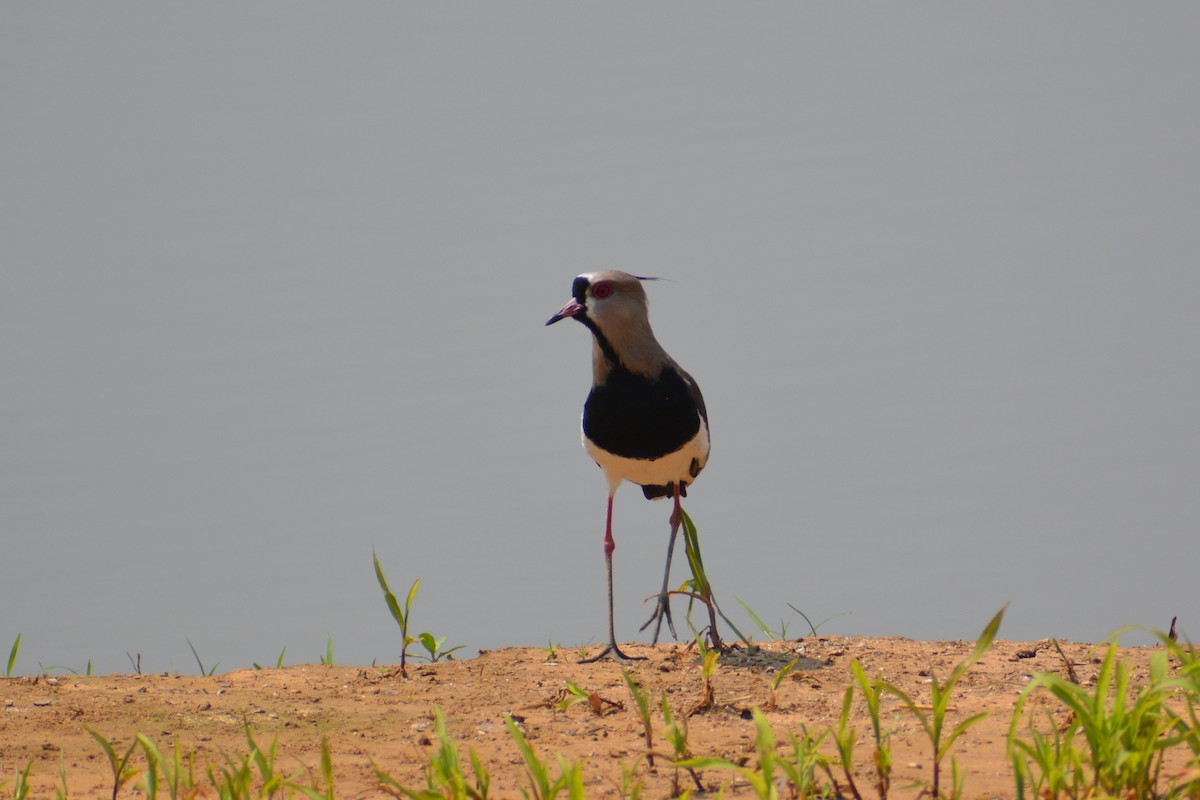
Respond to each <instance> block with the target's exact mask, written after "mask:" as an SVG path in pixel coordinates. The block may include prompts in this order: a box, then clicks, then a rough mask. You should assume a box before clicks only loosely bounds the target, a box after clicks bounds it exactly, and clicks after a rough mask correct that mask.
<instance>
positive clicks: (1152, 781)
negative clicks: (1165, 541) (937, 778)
mask: <svg viewBox="0 0 1200 800" xmlns="http://www.w3.org/2000/svg"><path fill="white" fill-rule="evenodd" d="M1160 636H1161V634H1160ZM1162 639H1163V643H1164V645H1166V647H1165V649H1163V650H1159V651H1158V652H1156V653H1154V655H1153V656H1151V659H1150V671H1149V679H1148V682H1147V683H1146V684H1145V685H1144V686H1142V687H1140V688H1139V689H1137V690H1136V691H1135V690H1134V688H1133V687H1132V686H1131V675H1132V669H1131V667H1130V666H1129V665H1128V663H1126V662H1125V661H1124V660H1123V659H1118V658H1117V646H1116V643H1115V641H1114V642H1111V643H1110V644H1109V647H1108V651H1107V653H1106V654H1105V656H1104V659H1103V661H1102V662H1101V666H1100V672H1099V674H1098V675H1097V676H1096V681H1095V687H1094V689H1093V690H1091V691H1089V690H1088V689H1087V688H1086V687H1084V686H1081V685H1079V684H1076V683H1073V682H1071V681H1069V680H1066V679H1064V678H1062V677H1061V676H1058V675H1054V674H1050V673H1039V674H1037V675H1035V676H1034V679H1033V681H1031V682H1030V684H1029V685H1028V686H1027V687H1026V688H1025V690H1024V691H1023V692H1022V693H1021V697H1020V698H1019V700H1018V702H1017V708H1016V710H1015V711H1014V714H1013V719H1012V724H1011V725H1010V728H1009V756H1010V760H1012V761H1013V765H1014V774H1015V777H1016V780H1017V781H1018V784H1017V791H1018V794H1019V795H1023V794H1024V792H1025V791H1026V789H1031V790H1032V791H1034V792H1037V793H1039V794H1040V793H1042V792H1045V791H1051V790H1053V791H1054V792H1056V796H1062V797H1072V798H1075V797H1093V796H1112V797H1136V798H1142V797H1174V796H1192V795H1189V794H1188V793H1189V792H1191V793H1193V794H1194V790H1195V789H1196V788H1197V787H1200V776H1198V775H1197V774H1196V772H1195V769H1194V768H1195V767H1196V766H1197V765H1200V762H1197V760H1196V759H1195V758H1194V759H1193V765H1192V766H1193V770H1192V771H1190V772H1185V773H1183V774H1182V775H1181V776H1178V777H1177V778H1171V779H1170V780H1169V781H1168V786H1167V789H1166V791H1165V792H1164V791H1162V790H1161V787H1160V783H1161V782H1162V781H1163V772H1162V770H1163V759H1164V757H1165V755H1166V752H1167V751H1168V750H1169V749H1170V748H1172V747H1175V746H1177V745H1179V744H1181V743H1182V744H1186V745H1188V746H1189V747H1190V748H1191V749H1192V752H1193V754H1194V755H1195V754H1196V753H1197V752H1198V750H1197V748H1198V747H1200V742H1197V741H1196V737H1197V733H1196V721H1197V720H1196V713H1195V710H1196V703H1197V694H1196V691H1195V688H1196V687H1195V686H1194V685H1191V686H1189V681H1188V678H1189V675H1190V676H1191V677H1192V678H1193V679H1194V676H1195V674H1196V668H1195V666H1194V660H1193V661H1192V664H1190V665H1189V664H1188V663H1187V661H1188V658H1189V657H1188V654H1187V652H1186V651H1185V650H1183V649H1182V648H1179V647H1178V646H1177V645H1175V644H1174V642H1171V643H1170V644H1168V642H1169V641H1170V640H1169V639H1168V638H1167V637H1166V636H1162ZM1172 655H1175V656H1176V657H1178V658H1179V659H1180V666H1179V669H1178V672H1177V676H1175V677H1173V676H1172V675H1171V674H1170V663H1169V662H1170V658H1171V656H1172ZM1035 694H1045V695H1049V696H1050V697H1051V698H1052V699H1054V700H1057V701H1058V702H1059V703H1060V704H1061V706H1062V708H1064V709H1065V710H1067V711H1069V712H1070V719H1069V722H1068V723H1067V725H1066V726H1065V727H1062V728H1059V727H1055V726H1054V724H1053V723H1054V718H1053V716H1051V715H1049V714H1048V719H1049V722H1050V724H1051V730H1052V731H1053V733H1052V734H1050V735H1045V734H1042V733H1040V732H1038V731H1037V730H1036V729H1035V728H1034V727H1033V726H1032V725H1030V726H1029V733H1028V738H1022V737H1021V736H1020V735H1019V733H1018V730H1019V727H1020V722H1021V720H1022V718H1023V711H1024V707H1025V705H1026V703H1027V701H1028V700H1029V698H1030V697H1032V696H1034V695H1035ZM1172 701H1174V702H1176V703H1179V704H1181V705H1182V710H1176V709H1174V708H1172V706H1171V705H1169V703H1171V702H1172Z"/></svg>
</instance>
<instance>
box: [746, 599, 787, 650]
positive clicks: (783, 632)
mask: <svg viewBox="0 0 1200 800" xmlns="http://www.w3.org/2000/svg"><path fill="white" fill-rule="evenodd" d="M733 599H734V600H737V601H738V605H740V606H741V607H742V609H743V610H744V611H745V612H746V613H747V614H748V615H749V616H750V621H751V622H753V623H754V625H755V627H757V628H758V630H759V631H760V632H762V635H763V638H764V639H766V640H767V641H774V640H776V639H783V638H786V636H787V625H786V624H785V623H784V622H783V620H780V621H779V622H780V625H779V628H780V632H778V633H777V632H775V631H773V630H771V629H770V628H769V627H768V626H767V623H765V622H763V620H762V617H760V616H759V615H758V614H756V613H754V609H753V608H751V607H750V606H748V605H746V601H744V600H743V599H742V598H740V597H735V598H733Z"/></svg>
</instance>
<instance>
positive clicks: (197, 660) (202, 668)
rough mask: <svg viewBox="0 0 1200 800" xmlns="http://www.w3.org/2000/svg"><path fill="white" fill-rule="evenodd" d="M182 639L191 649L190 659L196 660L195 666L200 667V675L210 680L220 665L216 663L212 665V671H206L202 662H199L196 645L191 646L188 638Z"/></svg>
mask: <svg viewBox="0 0 1200 800" xmlns="http://www.w3.org/2000/svg"><path fill="white" fill-rule="evenodd" d="M183 638H184V639H185V640H186V641H187V643H188V647H190V648H192V657H193V658H195V659H196V665H197V666H198V667H200V674H201V675H203V676H204V677H206V678H211V677H212V676H213V674H214V673H215V672H216V671H217V667H219V666H221V664H220V663H219V662H218V663H216V664H213V666H212V669H206V668H205V666H204V662H203V661H201V660H200V654H199V653H197V652H196V645H194V644H192V640H191V639H188V637H186V636H185V637H183Z"/></svg>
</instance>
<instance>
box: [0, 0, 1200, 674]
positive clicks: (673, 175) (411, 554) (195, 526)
mask: <svg viewBox="0 0 1200 800" xmlns="http://www.w3.org/2000/svg"><path fill="white" fill-rule="evenodd" d="M1197 41H1200V7H1198V6H1196V5H1193V4H1185V3H1161V4H1154V5H1152V6H1150V5H1129V4H1115V3H1111V4H1110V3H1097V4H1087V5H1080V4H1056V5H1046V4H1040V3H1013V4H1004V5H1002V6H998V5H977V4H971V5H944V4H942V5H934V4H925V5H917V6H903V7H902V6H892V5H883V4H879V5H868V6H860V5H843V4H832V3H803V4H762V5H758V6H755V7H753V8H749V7H745V6H734V5H719V4H709V3H699V4H697V3H682V2H665V3H655V4H649V5H645V4H633V3H616V4H611V3H606V4H591V5H578V4H571V5H561V4H553V3H505V4H484V3H463V4H457V3H456V4H449V5H447V4H418V3H399V4H394V3H369V2H368V3H355V4H350V5H346V4H338V5H328V4H319V3H287V4H284V3H275V2H268V3H258V4H253V5H245V4H235V3H206V4H200V5H197V4H183V3H167V4H143V3H124V2H117V3H105V4H103V5H62V4H45V3H25V2H22V3H11V4H7V5H6V6H5V8H4V10H3V11H0V75H2V76H3V77H2V78H0V107H3V108H4V123H3V125H0V375H2V378H0V535H2V536H3V544H2V555H0V565H2V567H0V647H3V648H4V652H5V653H7V652H8V648H9V646H10V644H11V643H12V642H13V641H14V640H15V638H16V636H17V634H18V633H21V634H22V644H21V650H20V656H19V659H18V661H17V664H16V671H17V672H19V673H30V672H34V671H36V670H38V669H39V668H44V667H50V666H65V667H70V668H72V669H77V670H82V669H84V667H85V664H86V663H87V662H88V661H91V663H92V665H93V669H95V670H96V671H98V672H105V671H128V670H130V669H132V664H131V660H130V659H131V657H135V656H136V655H138V654H140V655H141V661H142V669H143V670H145V671H164V670H179V671H185V672H190V671H193V670H195V669H197V664H196V660H195V658H194V657H193V655H192V652H191V651H190V650H189V647H188V640H190V641H191V643H192V644H194V645H195V647H196V650H197V652H198V653H199V654H200V656H201V657H202V658H203V660H204V661H205V663H206V666H207V667H209V668H211V667H213V666H214V665H219V668H220V670H222V671H223V670H227V669H234V668H239V667H246V666H249V665H250V664H251V663H253V662H258V663H262V664H274V663H275V661H276V659H277V658H278V656H279V654H280V653H281V651H282V650H283V648H285V647H286V648H287V650H286V655H285V663H297V662H311V661H316V660H317V659H318V657H319V656H321V655H323V654H325V652H326V643H327V637H332V642H333V648H334V655H335V659H336V660H337V661H338V662H339V663H358V664H367V663H370V662H371V661H372V660H377V661H379V662H380V663H392V662H395V661H396V660H398V657H399V650H400V647H399V634H398V630H397V628H396V626H395V624H394V623H393V621H392V619H391V618H390V616H389V615H388V612H387V609H386V607H385V605H384V603H383V600H382V597H381V594H380V590H379V588H378V586H377V584H376V582H375V577H374V574H373V572H372V566H371V553H372V549H374V551H375V552H376V553H377V554H378V555H379V558H380V560H381V562H382V564H383V567H384V570H385V571H386V573H387V575H388V577H389V579H390V581H391V583H392V588H393V590H394V591H396V593H397V594H399V595H400V596H401V599H403V595H404V593H405V592H406V591H407V589H408V587H409V585H410V584H411V582H412V581H413V580H414V579H416V578H420V579H421V580H422V584H421V588H420V591H419V593H418V595H417V598H416V603H415V605H414V610H413V621H412V625H413V627H414V630H415V631H417V632H419V631H430V632H432V633H434V634H435V635H437V636H438V637H441V636H445V637H447V639H446V642H445V646H446V647H449V646H451V645H457V644H462V645H464V646H465V647H464V648H463V650H461V651H459V653H458V655H460V656H469V655H473V654H474V652H475V651H476V650H477V649H479V648H495V647H503V646H509V645H542V646H545V645H547V644H549V643H555V644H562V645H564V646H568V647H571V646H575V645H580V644H584V643H587V642H596V641H600V642H602V641H603V638H604V624H605V610H604V564H603V555H602V550H601V538H602V535H603V525H604V501H605V493H606V487H605V482H604V480H603V478H602V475H601V473H600V471H599V470H598V469H597V468H596V467H595V465H593V464H592V463H591V462H590V461H589V460H588V458H587V456H586V455H585V454H584V452H583V451H582V449H581V447H580V443H579V431H578V426H579V414H580V410H581V407H582V403H583V400H584V397H585V396H586V393H587V390H588V387H589V384H590V378H591V367H590V357H591V343H590V340H589V338H590V337H589V335H588V333H587V331H586V330H585V329H584V328H583V327H582V326H579V325H574V324H570V323H568V324H561V325H557V326H555V327H553V328H545V327H544V326H543V323H544V322H545V321H546V319H547V318H548V317H549V316H550V315H551V314H552V313H554V312H555V311H557V310H558V309H559V307H560V306H561V305H562V304H563V303H564V302H565V301H566V300H567V298H568V295H569V291H570V286H571V280H572V278H573V277H574V276H575V275H576V274H578V273H581V272H587V271H592V270H597V269H604V268H617V269H623V270H626V271H629V272H633V273H636V274H639V275H653V276H660V277H662V278H665V279H668V280H663V281H659V282H656V283H653V284H648V286H647V288H648V291H649V293H650V298H651V311H652V319H653V322H654V325H655V330H656V332H657V334H658V337H659V339H660V340H661V341H662V342H663V344H664V345H665V346H666V348H667V349H668V350H669V351H670V352H671V353H672V354H673V355H674V356H675V357H676V359H677V360H678V361H679V362H680V363H682V364H683V365H684V367H685V368H687V369H688V370H689V371H690V372H691V373H692V374H693V375H694V376H695V377H696V378H697V380H698V381H699V383H700V385H701V386H702V388H703V390H704V393H705V397H706V399H707V402H708V407H709V412H710V418H711V422H712V434H713V455H712V459H711V461H710V462H709V466H708V468H707V469H706V470H705V472H704V474H703V475H702V476H701V478H700V479H699V480H698V481H697V483H696V484H695V486H694V487H693V490H692V492H691V493H690V496H689V498H688V503H687V508H688V510H689V511H690V513H691V515H692V516H693V518H694V519H695V521H696V523H697V525H698V526H699V530H700V536H701V541H702V542H703V544H704V556H705V562H706V564H707V566H708V569H709V572H710V577H711V578H712V580H713V582H714V588H715V589H716V591H717V596H718V598H719V599H720V600H721V602H722V605H723V607H724V609H725V611H726V613H728V614H729V615H730V616H731V617H732V618H733V619H734V620H735V621H737V622H739V626H741V623H745V626H744V627H743V630H745V631H746V632H748V633H750V632H753V633H755V634H756V635H759V634H758V631H757V630H755V629H754V626H753V625H751V624H749V621H748V619H747V616H746V615H745V613H744V612H743V611H742V609H741V608H740V607H739V605H738V603H737V599H741V600H743V601H744V602H745V603H747V604H748V605H749V606H750V607H752V608H753V609H754V610H755V611H756V612H757V613H758V614H759V615H760V616H761V617H763V619H764V620H765V621H767V622H768V623H770V624H771V625H772V626H773V627H776V628H777V629H778V628H779V627H781V624H782V623H789V629H788V633H789V635H790V636H797V635H802V634H805V633H810V630H809V628H808V626H807V624H806V623H805V622H804V621H803V620H802V619H801V618H800V617H799V616H794V615H793V612H792V611H791V610H790V609H789V607H788V604H792V605H794V606H795V607H796V608H798V609H801V610H802V611H803V612H804V613H805V614H806V615H807V616H808V617H809V618H810V619H811V620H812V621H813V622H814V623H820V622H821V621H823V620H828V621H826V622H824V624H822V625H820V632H821V633H823V634H855V635H858V634H861V635H900V636H908V637H913V638H927V639H941V638H948V639H959V638H972V637H974V636H975V635H976V634H977V633H978V632H979V631H980V629H981V628H982V627H983V625H984V624H985V623H986V622H987V620H988V619H989V618H990V616H991V615H992V614H993V613H994V612H995V611H996V610H997V609H998V608H1000V607H1001V606H1002V605H1003V604H1005V603H1010V604H1011V605H1010V607H1009V611H1008V615H1007V617H1006V620H1005V623H1004V626H1003V627H1002V628H1001V632H1000V635H1001V637H1002V638H1007V639H1039V638H1043V637H1048V636H1055V637H1061V638H1068V639H1077V640H1085V641H1095V640H1097V639H1099V638H1101V637H1104V636H1105V635H1107V634H1109V633H1110V632H1112V631H1113V630H1115V629H1117V628H1118V627H1120V626H1123V625H1128V624H1142V625H1150V626H1154V627H1157V628H1164V629H1165V628H1166V627H1167V625H1168V624H1169V623H1170V619H1171V617H1172V616H1174V615H1179V618H1180V628H1181V630H1182V631H1183V633H1184V634H1185V635H1186V634H1190V635H1191V636H1193V637H1196V636H1200V600H1198V599H1197V595H1196V592H1195V574H1196V563H1197V557H1198V556H1200V536H1198V535H1197V531H1198V529H1200V492H1198V491H1197V487H1198V486H1200V421H1198V416H1197V408H1198V407H1200V326H1198V324H1197V312H1196V309H1197V303H1198V301H1200V270H1198V269H1197V263H1196V253H1197V252H1200V224H1198V220H1200V148H1197V145H1196V143H1197V141H1200V130H1198V128H1200V93H1198V92H1197V91H1196V82H1197V77H1198V75H1200V49H1197V47H1196V45H1195V43H1196V42H1197ZM669 511H670V508H669V506H668V505H667V504H665V503H661V502H660V503H653V504H652V503H648V502H646V501H645V500H643V499H642V497H641V493H640V492H639V491H638V489H637V488H636V487H626V488H625V489H623V490H622V491H621V492H620V493H619V494H618V496H617V504H616V519H615V531H616V540H617V545H618V547H617V551H616V554H615V569H616V581H617V586H616V591H617V610H616V614H617V629H618V630H617V634H618V638H619V639H621V640H622V641H633V640H639V641H640V640H645V635H644V634H639V633H638V631H637V628H638V626H639V625H640V624H641V622H642V621H643V620H644V618H645V617H646V615H648V614H649V610H650V607H649V606H643V605H642V600H643V598H644V597H646V596H648V595H650V594H652V593H653V592H655V591H656V590H657V587H658V582H659V576H660V574H661V568H662V559H663V555H664V553H665V545H666V537H667V532H668V526H667V516H668V514H669ZM685 565H686V562H685V561H684V559H682V558H680V559H677V561H676V570H675V573H674V578H675V581H676V582H678V581H682V580H683V579H684V578H685V577H686V566H685ZM678 613H680V615H681V614H682V606H681V607H680V611H679V612H678ZM1139 637H1140V638H1139ZM1125 641H1127V642H1130V643H1136V642H1139V641H1151V639H1150V637H1149V636H1148V635H1146V634H1138V635H1133V636H1129V637H1127V638H1126V639H1125Z"/></svg>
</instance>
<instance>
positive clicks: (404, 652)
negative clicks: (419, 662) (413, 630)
mask: <svg viewBox="0 0 1200 800" xmlns="http://www.w3.org/2000/svg"><path fill="white" fill-rule="evenodd" d="M371 557H372V558H373V559H374V560H375V579H376V580H378V581H379V588H381V589H383V599H384V601H385V602H386V603H387V607H388V611H390V612H391V613H392V619H394V620H396V624H397V625H399V626H400V642H401V644H400V676H401V677H403V678H407V677H408V646H409V645H410V644H412V643H413V642H415V641H416V637H414V636H412V635H410V634H409V632H408V622H409V618H410V616H411V615H412V604H413V600H414V599H416V596H417V588H418V587H419V586H420V585H421V579H420V578H417V579H416V580H415V581H413V584H412V587H411V588H410V589H409V590H408V597H407V598H405V600H404V608H403V609H402V608H400V603H399V601H397V600H396V595H394V594H392V590H391V589H389V588H388V582H387V578H385V577H384V576H383V566H382V565H381V564H380V563H379V556H377V555H375V553H374V551H372V552H371Z"/></svg>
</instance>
